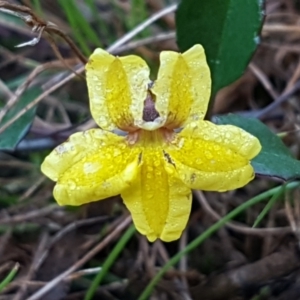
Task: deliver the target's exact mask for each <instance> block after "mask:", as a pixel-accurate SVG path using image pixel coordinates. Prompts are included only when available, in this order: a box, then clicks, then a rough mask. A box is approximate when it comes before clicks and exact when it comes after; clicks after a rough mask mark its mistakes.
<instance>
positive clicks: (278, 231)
mask: <svg viewBox="0 0 300 300" xmlns="http://www.w3.org/2000/svg"><path fill="white" fill-rule="evenodd" d="M194 195H195V196H196V199H197V200H198V202H199V203H200V205H201V207H202V208H203V209H204V210H205V211H206V213H208V214H209V215H210V216H211V217H212V218H213V219H214V220H215V221H219V220H220V219H221V218H222V217H221V216H220V215H219V214H218V213H217V212H215V211H214V210H213V209H212V208H211V206H210V205H209V204H208V202H207V200H206V198H205V196H204V194H203V193H202V192H201V191H196V190H195V191H194ZM225 226H226V227H228V228H230V229H232V230H234V231H236V232H240V233H243V234H247V235H257V236H262V237H263V236H265V235H266V234H273V235H283V234H287V233H290V232H291V228H290V227H280V228H276V227H275V228H252V227H248V226H246V225H244V224H243V225H242V224H241V225H238V224H236V222H234V223H233V222H229V223H227V224H225Z"/></svg>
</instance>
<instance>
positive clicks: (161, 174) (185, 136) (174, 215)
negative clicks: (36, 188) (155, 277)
mask: <svg viewBox="0 0 300 300" xmlns="http://www.w3.org/2000/svg"><path fill="white" fill-rule="evenodd" d="M86 71H87V84H88V90H89V97H90V108H91V112H92V115H93V118H94V119H95V121H96V123H97V124H98V125H99V126H100V127H101V129H91V130H88V131H85V132H78V133H75V134H73V135H71V136H70V138H69V139H68V140H67V141H66V142H65V143H63V144H62V145H60V146H58V147H57V148H55V149H54V150H53V151H52V153H51V154H50V155H49V156H47V157H46V159H45V161H44V162H43V164H42V172H43V173H44V174H46V175H47V176H48V177H49V178H51V179H52V180H53V181H56V182H57V183H56V186H55V188H54V192H53V193H54V197H55V199H56V200H57V202H58V203H59V204H60V205H81V204H84V203H88V202H91V201H97V200H101V199H105V198H107V197H110V196H113V195H118V194H121V197H122V198H123V201H124V203H125V205H126V206H127V208H128V209H129V210H130V212H131V214H132V218H133V222H134V224H135V226H136V228H137V230H138V231H139V232H140V233H142V234H144V235H146V236H147V238H148V239H149V241H154V240H155V239H157V238H160V239H162V240H163V241H172V240H175V239H178V238H179V237H180V235H181V233H182V231H183V230H184V228H185V227H186V224H187V221H188V218H189V214H190V210H191V200H192V194H191V189H201V190H206V191H226V190H232V189H236V188H239V187H242V186H244V185H246V184H247V183H248V182H249V181H250V180H252V179H253V177H254V172H253V168H252V166H251V165H250V159H252V158H253V157H254V156H256V155H257V154H258V153H259V151H260V149H261V146H260V143H259V141H258V140H257V139H256V138H255V137H254V136H252V135H250V134H249V133H247V132H245V131H243V130H242V129H240V128H238V127H235V126H231V125H215V124H213V123H211V122H209V121H204V120H203V118H204V116H205V113H206V110H207V105H208V101H209V97H210V88H211V80H210V71H209V68H208V66H207V63H206V59H205V54H204V50H203V48H202V46H200V45H195V46H194V47H192V48H191V49H189V50H188V51H186V52H185V53H183V54H180V53H176V52H172V51H164V52H162V53H161V56H160V69H159V72H158V77H157V80H156V81H154V82H151V81H150V80H149V68H148V67H147V65H146V63H145V61H144V60H142V59H141V58H140V57H138V56H134V55H129V56H125V57H115V56H113V55H110V54H109V53H107V52H106V51H104V50H102V49H97V50H95V52H94V53H93V54H92V55H91V57H90V59H89V62H88V64H87V66H86ZM182 128H183V129H182ZM118 129H121V130H122V131H126V132H127V135H126V136H122V135H117V134H115V133H113V132H111V131H114V130H118ZM180 129H182V130H181V131H180Z"/></svg>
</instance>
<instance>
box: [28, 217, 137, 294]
mask: <svg viewBox="0 0 300 300" xmlns="http://www.w3.org/2000/svg"><path fill="white" fill-rule="evenodd" d="M130 223H131V216H128V217H126V219H125V220H124V221H123V222H122V223H121V224H119V225H118V226H117V227H116V228H115V230H114V231H113V232H111V233H110V234H109V235H108V236H106V237H105V238H104V239H103V240H102V241H101V242H100V243H99V244H98V245H97V246H95V247H94V248H93V249H92V250H90V251H89V252H88V253H87V254H86V255H85V256H84V257H82V258H81V259H80V260H78V261H77V262H76V263H75V264H74V265H73V266H71V267H70V268H69V269H67V270H66V271H65V272H63V273H61V274H60V275H58V276H57V277H55V278H54V279H52V280H51V281H50V282H48V283H47V284H46V285H45V286H44V287H43V288H41V289H40V290H38V291H37V292H36V293H34V294H33V295H32V296H30V297H29V298H28V299H27V300H38V299H41V297H43V296H44V295H45V294H46V293H47V292H49V291H50V290H52V289H53V288H54V287H55V286H56V285H57V284H58V283H60V282H61V281H63V280H64V279H65V278H66V277H67V276H69V275H70V274H71V273H73V272H75V271H76V270H77V269H78V268H80V267H81V266H82V265H84V264H85V263H86V262H88V261H89V260H90V259H91V258H92V257H94V256H95V255H96V254H97V253H98V252H99V251H101V250H102V249H103V248H104V247H105V246H106V245H108V244H109V243H110V242H111V241H112V240H114V239H115V238H116V237H117V236H118V235H119V234H120V233H121V232H122V231H123V230H124V229H125V228H126V227H127V226H128V225H129V224H130Z"/></svg>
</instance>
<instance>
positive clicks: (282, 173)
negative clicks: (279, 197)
mask: <svg viewBox="0 0 300 300" xmlns="http://www.w3.org/2000/svg"><path fill="white" fill-rule="evenodd" d="M213 120H214V122H215V123H216V124H231V125H235V126H238V127H240V128H242V129H244V130H245V131H247V132H249V133H251V134H252V135H254V136H256V137H257V138H258V139H259V141H260V143H261V146H262V150H261V152H260V153H259V155H258V156H256V157H255V158H254V159H253V160H252V161H251V164H252V166H253V168H254V170H255V173H256V174H258V175H264V176H271V177H278V178H281V179H284V180H292V179H297V178H300V161H299V160H296V159H295V158H293V156H292V155H291V153H290V152H289V150H288V148H287V147H286V146H285V145H284V144H283V142H282V141H281V139H280V138H279V137H278V136H277V135H276V134H274V133H273V132H272V131H271V130H270V129H269V128H268V127H267V126H266V125H264V124H263V123H262V122H260V121H259V120H257V119H250V118H244V117H241V116H238V115H233V114H229V115H227V116H218V117H214V118H213Z"/></svg>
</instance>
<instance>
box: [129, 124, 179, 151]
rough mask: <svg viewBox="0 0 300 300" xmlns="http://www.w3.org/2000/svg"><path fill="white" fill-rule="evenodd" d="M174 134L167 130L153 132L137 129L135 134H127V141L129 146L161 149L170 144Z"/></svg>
mask: <svg viewBox="0 0 300 300" xmlns="http://www.w3.org/2000/svg"><path fill="white" fill-rule="evenodd" d="M175 134H176V133H175V132H174V131H173V130H170V129H167V128H159V129H156V130H153V131H148V130H143V129H139V130H137V131H135V132H129V133H128V135H127V141H128V143H129V144H131V145H134V144H136V145H140V146H142V147H150V148H156V147H163V146H164V145H165V144H166V143H171V142H172V140H173V139H174V137H175Z"/></svg>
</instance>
